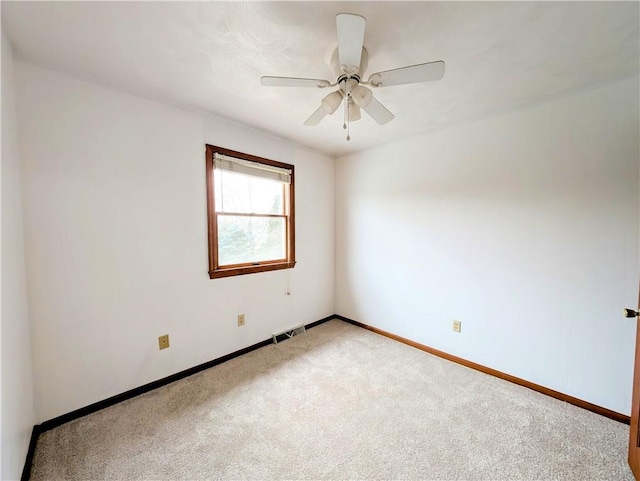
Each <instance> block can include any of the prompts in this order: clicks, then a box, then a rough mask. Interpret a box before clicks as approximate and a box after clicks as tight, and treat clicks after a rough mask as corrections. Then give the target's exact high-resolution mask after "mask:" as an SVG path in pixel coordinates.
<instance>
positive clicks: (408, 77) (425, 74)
mask: <svg viewBox="0 0 640 481" xmlns="http://www.w3.org/2000/svg"><path fill="white" fill-rule="evenodd" d="M442 77H444V62H443V61H442V60H438V61H437V62H429V63H421V64H418V65H412V66H411V67H402V68H396V69H393V70H385V71H384V72H376V73H374V74H371V76H370V77H369V83H370V84H371V86H372V87H389V86H390V85H402V84H413V83H418V82H430V81H432V80H440V79H441V78H442Z"/></svg>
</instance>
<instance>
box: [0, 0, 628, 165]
mask: <svg viewBox="0 0 640 481" xmlns="http://www.w3.org/2000/svg"><path fill="white" fill-rule="evenodd" d="M639 6H640V3H638V2H602V3H600V2H491V3H489V2H487V3H485V2H407V3H404V2H402V3H400V2H350V3H346V2H335V3H334V2H256V3H249V2H206V3H205V2H193V3H192V2H5V1H3V2H2V23H3V30H5V32H6V33H7V36H8V37H9V39H10V41H11V43H12V44H13V46H14V48H15V50H16V54H17V56H18V57H19V58H22V59H25V60H28V61H31V62H34V63H37V64H40V65H43V66H46V67H49V68H52V69H55V70H58V71H61V72H64V73H68V74H71V75H74V76H78V77H82V78H86V79H91V80H95V81H98V82H100V83H102V84H106V85H110V86H112V87H115V88H118V89H121V90H125V91H128V92H131V93H134V94H139V95H142V96H145V97H149V98H153V99H157V100H161V101H164V102H169V103H172V104H174V105H179V106H184V107H187V108H190V109H195V110H198V111H205V112H210V113H213V114H216V115H219V116H222V117H225V118H229V119H234V120H237V121H239V122H242V123H244V124H247V125H251V126H253V127H256V128H259V129H261V130H265V131H268V132H271V133H274V134H276V135H278V136H281V137H285V138H288V139H292V140H294V141H296V142H299V143H300V144H303V145H306V146H309V147H312V148H314V149H317V150H319V151H322V152H326V153H329V154H333V155H342V154H345V153H348V152H352V151H356V150H360V149H363V148H367V147H370V146H373V145H377V144H380V143H384V142H388V141H391V140H395V139H398V138H400V137H404V136H408V135H411V134H415V133H417V132H421V131H428V130H432V129H437V128H442V127H444V126H448V125H453V124H456V123H461V122H467V121H470V120H474V119H479V118H483V117H487V116H491V115H495V114H498V113H501V112H506V111H509V110H513V109H516V108H522V107H527V106H531V105H535V104H537V103H540V102H543V101H545V100H548V99H550V98H553V97H556V96H559V95H566V94H569V93H571V92H576V91H579V90H584V89H588V88H591V87H595V86H598V85H603V84H606V83H609V82H612V81H615V80H618V79H622V78H626V77H630V76H632V75H638V73H639V70H640V69H639V63H640V61H639V58H640V31H639V24H640V20H639V18H640V15H639ZM339 12H348V13H358V14H361V15H363V16H365V17H366V19H367V25H366V33H365V47H366V48H367V50H368V51H369V68H368V69H367V72H366V73H365V78H366V77H367V76H368V74H370V73H372V72H376V71H380V70H387V69H392V68H398V67H403V66H406V65H413V64H416V63H422V62H429V61H434V60H444V61H445V62H446V72H445V76H444V79H443V80H441V81H439V82H430V83H425V84H417V85H403V86H395V87H388V88H382V89H378V90H376V91H375V95H376V97H377V98H378V100H380V101H381V102H382V103H384V104H385V105H386V106H387V108H389V110H391V111H392V112H393V113H394V114H395V116H396V118H395V120H393V121H392V122H390V123H389V124H386V125H384V126H379V125H378V124H376V123H375V122H373V121H372V120H371V119H370V118H369V117H368V116H367V115H366V114H365V113H364V112H363V114H362V116H363V118H362V120H360V121H358V122H356V123H354V124H352V128H351V137H352V140H351V141H350V142H347V141H346V140H345V133H344V131H343V130H342V115H341V111H340V110H339V111H338V112H337V113H336V114H334V115H333V116H331V117H327V118H325V119H324V120H323V121H322V122H321V124H320V125H319V126H317V127H305V126H303V125H302V123H303V122H304V120H305V119H306V118H307V117H308V116H309V115H310V114H311V113H312V112H313V111H314V110H315V109H316V108H317V107H318V106H319V102H320V100H321V99H322V97H324V95H326V94H327V93H328V91H327V90H321V89H304V88H283V87H280V88H278V87H262V86H261V85H260V82H259V79H260V76H262V75H276V76H299V77H312V78H326V79H328V80H331V81H335V79H333V78H331V77H332V74H331V70H330V69H329V67H328V65H327V63H326V58H327V55H328V54H329V53H330V52H331V51H332V50H333V48H335V45H336V27H335V15H336V14H337V13H339ZM463 140H464V139H461V141H463Z"/></svg>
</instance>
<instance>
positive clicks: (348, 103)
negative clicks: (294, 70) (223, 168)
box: [260, 13, 444, 140]
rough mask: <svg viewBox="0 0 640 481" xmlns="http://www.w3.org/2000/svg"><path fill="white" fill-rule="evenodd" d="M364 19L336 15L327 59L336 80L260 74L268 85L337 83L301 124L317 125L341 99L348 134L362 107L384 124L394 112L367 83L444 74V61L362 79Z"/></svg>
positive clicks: (435, 77)
mask: <svg viewBox="0 0 640 481" xmlns="http://www.w3.org/2000/svg"><path fill="white" fill-rule="evenodd" d="M365 23H366V19H365V18H364V17H362V16H360V15H355V14H352V13H339V14H338V15H336V27H337V31H338V48H336V50H335V51H334V52H333V54H332V55H331V59H330V61H329V64H330V67H331V70H332V71H333V73H334V74H335V76H336V81H335V82H334V83H331V82H330V81H329V80H322V79H312V78H297V77H268V76H267V77H261V78H260V83H261V84H262V85H264V86H267V87H312V88H321V89H324V88H328V87H335V86H337V87H338V89H337V90H335V91H333V92H331V93H330V94H328V95H327V96H325V97H324V98H323V99H322V101H321V102H320V107H318V108H317V109H316V111H315V112H314V113H312V114H311V116H310V117H309V118H308V119H307V120H305V122H304V125H307V126H313V125H318V124H319V123H320V121H321V120H322V119H323V118H324V117H325V116H326V115H331V114H333V113H334V112H335V111H336V110H338V107H340V104H342V101H343V100H344V101H345V102H344V118H345V121H344V125H343V128H344V129H347V140H351V137H350V136H349V123H350V122H355V121H356V120H359V119H360V117H361V113H360V109H361V108H362V109H364V111H365V112H367V114H369V116H370V117H371V118H372V119H373V120H375V121H376V122H377V123H378V124H380V125H383V124H386V123H387V122H389V121H391V120H393V118H394V115H393V114H392V113H391V112H389V110H387V108H386V107H385V106H384V105H382V104H381V103H380V102H378V100H376V98H375V97H374V96H373V92H372V91H371V89H369V88H367V87H365V85H369V86H371V87H373V88H381V87H390V86H392V85H402V84H411V83H418V82H429V81H432V80H440V79H441V78H442V77H443V76H444V62H443V61H441V60H439V61H436V62H429V63H421V64H418V65H411V66H408V67H402V68H396V69H393V70H384V71H382V72H376V73H373V74H371V75H370V76H369V79H368V80H367V81H366V82H365V81H363V78H364V77H363V74H364V72H365V71H366V69H367V65H368V59H369V54H368V52H367V49H366V48H364V30H365Z"/></svg>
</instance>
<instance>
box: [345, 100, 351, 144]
mask: <svg viewBox="0 0 640 481" xmlns="http://www.w3.org/2000/svg"><path fill="white" fill-rule="evenodd" d="M349 98H350V96H347V101H346V102H345V112H346V114H347V140H351V135H349V130H350V129H349V128H350V127H351V123H350V122H349Z"/></svg>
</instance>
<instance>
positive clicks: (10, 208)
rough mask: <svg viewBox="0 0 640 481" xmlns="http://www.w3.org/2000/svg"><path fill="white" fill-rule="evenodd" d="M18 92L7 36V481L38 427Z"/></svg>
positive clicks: (4, 456)
mask: <svg viewBox="0 0 640 481" xmlns="http://www.w3.org/2000/svg"><path fill="white" fill-rule="evenodd" d="M14 89H15V83H14V63H13V51H12V48H11V45H10V44H9V42H8V41H7V39H6V38H5V36H4V32H3V33H2V160H1V169H0V171H1V177H2V183H1V184H2V196H1V198H2V255H1V256H0V259H1V260H0V264H1V266H2V267H1V271H2V278H1V284H2V288H1V292H2V294H1V296H2V297H1V303H2V308H1V312H2V330H1V338H2V342H1V353H2V354H1V363H2V417H1V421H0V422H1V424H0V426H1V432H2V449H1V458H0V459H1V462H0V464H1V470H0V471H1V472H0V474H1V476H0V477H1V478H2V479H5V480H8V479H19V478H20V475H21V474H22V468H23V467H24V461H25V456H26V455H27V449H28V447H29V439H30V436H31V429H32V428H33V425H34V424H35V422H34V421H35V417H34V412H33V381H32V376H31V343H30V340H29V313H28V308H27V282H26V277H25V255H24V238H23V223H22V198H21V197H22V194H21V187H20V157H19V151H18V140H17V122H16V108H15V93H14V92H15V90H14Z"/></svg>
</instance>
